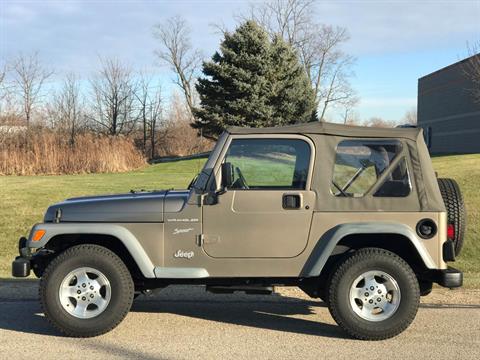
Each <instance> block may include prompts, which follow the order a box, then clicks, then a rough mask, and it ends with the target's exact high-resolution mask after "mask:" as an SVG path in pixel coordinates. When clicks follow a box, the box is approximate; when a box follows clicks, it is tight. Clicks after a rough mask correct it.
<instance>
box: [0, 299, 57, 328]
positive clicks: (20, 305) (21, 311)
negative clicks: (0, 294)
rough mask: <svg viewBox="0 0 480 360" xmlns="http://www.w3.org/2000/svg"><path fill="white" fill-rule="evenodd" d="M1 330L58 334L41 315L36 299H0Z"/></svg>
mask: <svg viewBox="0 0 480 360" xmlns="http://www.w3.org/2000/svg"><path fill="white" fill-rule="evenodd" d="M1 330H10V331H17V332H23V333H28V334H39V335H47V336H60V333H59V332H57V331H56V330H55V329H54V328H53V327H52V326H51V325H50V324H49V323H48V321H47V319H45V317H44V316H43V314H42V310H41V309H40V306H39V304H38V300H28V301H21V300H11V301H6V300H2V301H0V332H1Z"/></svg>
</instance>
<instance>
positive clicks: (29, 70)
mask: <svg viewBox="0 0 480 360" xmlns="http://www.w3.org/2000/svg"><path fill="white" fill-rule="evenodd" d="M52 74H53V72H51V71H47V70H45V69H44V68H43V67H42V65H41V64H40V61H39V59H38V53H33V54H32V55H28V56H27V55H19V56H18V57H17V58H16V59H15V60H14V61H13V64H12V82H13V87H14V91H15V93H16V94H17V95H18V96H19V98H20V103H21V106H22V113H23V115H24V117H25V121H26V123H27V126H28V125H29V124H30V120H31V118H32V114H33V112H34V110H35V106H36V105H37V104H38V102H39V101H40V99H41V97H42V88H43V85H44V83H45V81H46V80H47V79H48V78H49V77H50V76H51V75H52Z"/></svg>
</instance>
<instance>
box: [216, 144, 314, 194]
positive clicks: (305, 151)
mask: <svg viewBox="0 0 480 360" xmlns="http://www.w3.org/2000/svg"><path fill="white" fill-rule="evenodd" d="M225 161H226V162H229V163H231V164H232V165H233V168H234V172H235V173H234V183H233V185H232V189H237V190H261V189H272V190H275V189H297V190H303V189H305V187H306V184H307V177H308V167H309V164H310V146H309V145H308V143H307V142H305V141H304V140H300V139H285V138H274V139H234V140H232V143H231V144H230V147H229V149H228V152H227V154H226V157H225Z"/></svg>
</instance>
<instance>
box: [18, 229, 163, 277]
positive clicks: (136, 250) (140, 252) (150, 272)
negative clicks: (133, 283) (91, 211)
mask: <svg viewBox="0 0 480 360" xmlns="http://www.w3.org/2000/svg"><path fill="white" fill-rule="evenodd" d="M39 229H42V230H45V235H44V236H43V237H42V239H41V240H40V241H32V236H33V233H34V232H35V231H36V230H39ZM76 234H95V235H110V236H113V237H115V238H117V239H118V240H119V241H120V242H121V243H122V244H123V245H124V246H125V247H126V248H127V250H128V252H129V253H130V255H131V256H132V258H133V260H134V261H135V262H136V264H137V266H138V268H139V269H140V271H141V272H142V274H143V276H145V277H146V278H155V273H154V268H155V266H154V265H153V263H152V261H151V260H150V258H149V257H148V255H147V253H146V252H145V250H144V249H143V247H142V246H141V245H140V243H139V242H138V240H137V238H136V237H135V236H134V235H133V234H132V233H131V232H130V231H128V230H127V229H126V228H124V227H123V226H121V225H117V224H104V223H102V224H95V223H81V224H79V223H43V224H36V225H34V226H33V228H32V230H31V231H30V235H29V237H28V241H27V246H28V247H30V248H33V249H38V248H41V247H44V246H45V245H46V244H47V243H48V241H50V239H52V238H53V237H55V236H58V235H76Z"/></svg>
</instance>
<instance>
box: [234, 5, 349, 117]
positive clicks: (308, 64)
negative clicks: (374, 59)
mask: <svg viewBox="0 0 480 360" xmlns="http://www.w3.org/2000/svg"><path fill="white" fill-rule="evenodd" d="M314 3H315V1H314V0H270V1H267V2H261V3H253V4H252V5H251V9H250V14H249V15H247V16H241V17H240V20H242V21H243V20H245V19H247V18H250V19H253V20H255V21H257V22H258V23H259V24H261V25H262V26H263V27H264V28H265V29H266V30H267V31H268V32H269V33H270V34H271V36H272V37H273V36H275V35H277V34H278V35H280V36H282V37H283V38H284V39H285V40H286V41H287V42H288V43H289V44H290V45H292V46H293V47H294V48H295V49H296V51H297V53H298V56H299V57H300V61H301V62H302V64H303V66H304V68H305V72H306V73H307V76H308V78H309V80H310V82H311V83H312V87H313V88H314V90H315V94H316V104H317V108H319V114H320V116H319V119H320V120H323V119H324V116H325V113H326V111H327V109H328V108H329V107H330V106H332V105H334V104H335V103H337V104H340V105H345V104H346V103H348V106H351V104H352V103H356V102H357V101H358V99H357V97H356V94H355V92H354V91H353V89H352V87H351V85H350V82H349V79H350V78H351V76H353V71H352V65H353V64H354V62H355V58H354V57H352V56H350V55H348V54H346V53H345V52H343V51H342V50H341V46H342V45H343V44H344V43H345V42H347V41H348V40H349V36H348V32H347V30H346V29H345V28H343V27H338V26H337V27H333V26H330V25H324V24H320V23H317V22H316V21H315V19H314V13H315V8H314Z"/></svg>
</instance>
